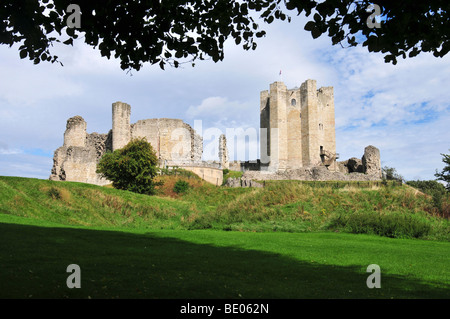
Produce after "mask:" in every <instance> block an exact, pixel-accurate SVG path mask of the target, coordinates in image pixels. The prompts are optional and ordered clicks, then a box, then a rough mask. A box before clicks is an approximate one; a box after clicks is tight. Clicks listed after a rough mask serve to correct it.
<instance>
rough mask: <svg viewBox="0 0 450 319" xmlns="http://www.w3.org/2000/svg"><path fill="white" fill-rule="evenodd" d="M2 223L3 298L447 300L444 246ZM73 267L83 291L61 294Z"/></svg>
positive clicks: (449, 279)
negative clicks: (375, 277) (377, 279)
mask: <svg viewBox="0 0 450 319" xmlns="http://www.w3.org/2000/svg"><path fill="white" fill-rule="evenodd" d="M0 216H1V218H0V221H1V222H2V223H0V234H1V235H0V236H1V237H0V264H1V265H2V271H1V272H0V283H1V286H2V289H1V290H0V298H170V299H172V298H275V299H276V298H288V299H290V298H295V299H297V298H449V297H450V271H449V270H448V265H449V264H450V254H449V252H450V243H448V242H438V241H423V240H412V239H391V238H383V237H378V236H373V235H354V234H342V233H339V234H337V233H276V232H272V233H252V232H224V231H217V230H193V231H186V230H171V231H167V230H154V231H139V230H134V231H130V230H126V229H116V230H107V229H89V228H85V227H83V228H67V227H54V226H55V225H53V227H46V226H45V225H44V224H45V223H42V222H39V221H38V222H36V224H38V225H33V224H35V222H34V221H33V220H31V219H26V220H23V219H24V218H21V217H11V216H7V215H0ZM39 224H40V225H39ZM47 226H48V225H47ZM69 264H77V265H79V266H80V269H81V288H80V289H76V288H74V289H69V288H67V286H66V279H67V277H68V276H69V275H70V274H69V273H66V268H67V266H68V265H69ZM370 264H377V265H379V266H380V269H381V288H379V289H377V288H373V289H369V288H367V286H366V279H367V277H368V276H369V275H370V274H369V273H367V272H366V268H367V266H368V265H370Z"/></svg>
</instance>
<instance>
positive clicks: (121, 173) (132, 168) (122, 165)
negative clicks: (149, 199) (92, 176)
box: [97, 138, 158, 195]
mask: <svg viewBox="0 0 450 319" xmlns="http://www.w3.org/2000/svg"><path fill="white" fill-rule="evenodd" d="M157 164H158V159H157V158H156V154H155V151H154V150H153V148H152V146H151V145H150V143H148V142H147V141H146V140H145V138H142V139H133V140H131V141H130V142H129V143H128V144H127V145H126V146H125V147H123V148H121V149H118V150H115V151H114V152H112V153H106V154H105V155H103V157H102V158H101V159H100V162H99V163H98V165H97V173H99V174H101V175H102V176H103V177H106V178H107V179H109V180H110V181H112V182H113V187H114V188H117V189H122V190H128V191H132V192H135V193H139V194H148V195H153V194H155V186H156V185H158V183H155V182H154V181H153V178H154V177H155V176H156V175H157Z"/></svg>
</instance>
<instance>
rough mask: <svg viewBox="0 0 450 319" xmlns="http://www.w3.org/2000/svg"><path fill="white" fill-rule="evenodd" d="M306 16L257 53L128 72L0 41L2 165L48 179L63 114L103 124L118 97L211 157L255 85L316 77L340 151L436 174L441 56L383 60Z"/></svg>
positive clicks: (64, 50)
mask: <svg viewBox="0 0 450 319" xmlns="http://www.w3.org/2000/svg"><path fill="white" fill-rule="evenodd" d="M304 23H305V20H304V19H302V18H298V17H294V19H293V21H292V22H291V23H287V22H278V23H276V22H275V23H273V24H272V25H270V26H267V27H265V30H266V31H267V36H266V37H265V38H263V39H259V41H258V48H257V49H256V51H244V50H243V49H242V48H241V47H237V46H235V45H234V44H233V42H231V41H230V42H228V45H227V46H226V50H225V59H224V61H222V62H218V63H214V62H212V61H198V62H197V63H196V65H195V67H191V66H190V65H185V66H184V67H183V68H178V69H171V68H170V67H167V68H166V70H165V71H162V70H161V69H160V68H159V67H158V66H157V65H155V66H151V65H149V64H146V65H145V67H144V68H143V69H141V70H140V71H139V72H135V71H134V72H132V75H130V74H127V73H126V72H125V71H122V70H121V69H120V66H119V62H118V61H115V60H107V59H106V58H102V57H101V56H100V53H99V52H98V51H96V50H94V49H92V48H91V47H88V46H86V45H84V44H83V43H82V42H81V41H80V42H78V43H75V46H74V47H65V46H58V47H55V48H54V51H53V52H54V53H55V54H56V55H58V56H59V57H60V60H61V61H62V62H63V63H64V67H61V66H60V65H58V64H50V63H41V64H40V65H33V63H32V62H31V61H29V60H21V59H20V58H19V53H18V50H17V49H18V46H14V47H12V48H9V47H7V46H2V47H0V74H1V80H0V84H1V85H0V175H9V176H23V177H34V178H42V179H47V178H48V177H49V175H50V171H51V168H52V157H53V152H54V151H55V150H56V149H57V148H58V147H60V146H62V144H63V134H64V130H65V126H66V121H67V119H68V118H70V117H72V116H75V115H80V116H82V117H83V118H84V119H85V120H86V122H87V130H88V133H92V132H98V133H107V132H108V131H109V129H110V128H111V124H112V123H111V122H112V120H111V104H112V103H113V102H116V101H122V102H126V103H128V104H130V105H131V122H132V123H134V122H136V121H138V120H141V119H148V118H160V117H166V118H181V119H183V120H184V121H185V122H187V123H189V124H190V125H192V126H193V127H194V128H196V129H197V130H198V131H200V132H199V133H201V134H202V135H203V137H204V143H205V151H204V159H214V157H215V156H217V155H216V153H215V150H216V149H215V147H212V146H211V145H216V144H215V143H214V141H215V138H217V136H216V135H217V134H219V133H227V129H228V130H233V129H235V130H241V131H243V132H248V133H251V132H257V129H258V128H259V94H260V91H262V90H268V89H269V85H270V83H272V82H274V81H279V80H282V81H284V82H285V84H286V85H287V86H288V88H293V87H295V86H300V84H301V83H302V82H304V81H305V80H306V79H315V80H316V81H317V86H318V88H319V87H321V86H333V87H334V93H335V115H336V148H337V152H338V153H340V160H344V159H348V158H350V157H359V158H360V157H361V156H362V155H363V152H364V147H365V146H367V145H374V146H376V147H378V148H379V149H380V152H381V161H382V165H383V166H384V165H386V166H390V167H395V168H396V169H397V171H398V172H399V173H400V174H401V175H403V176H404V177H405V178H406V179H407V180H413V179H414V180H415V179H434V173H435V170H436V169H438V170H441V169H442V168H443V163H442V156H441V155H440V153H448V152H449V149H450V129H449V126H450V85H449V84H450V56H446V57H444V58H435V57H433V56H432V55H428V54H421V55H419V56H418V57H415V58H413V59H408V60H400V61H399V63H398V64H397V65H395V66H394V65H391V64H385V63H384V60H383V57H382V55H379V54H374V53H368V52H367V50H366V49H365V48H361V47H358V48H347V49H344V48H341V47H340V46H332V45H331V40H330V39H329V38H327V37H321V38H319V39H315V40H314V39H312V37H311V35H310V34H309V33H308V32H306V31H304V30H303V26H304ZM280 70H282V78H280V76H279V72H280ZM200 124H201V125H200ZM228 132H230V131H228ZM229 143H230V142H229ZM257 148H258V147H257V142H252V141H251V142H250V144H248V150H247V151H245V150H243V149H242V146H236V147H235V149H233V150H231V152H232V154H233V157H234V159H240V160H245V159H255V158H256V157H257V156H258V154H257V152H258V150H257Z"/></svg>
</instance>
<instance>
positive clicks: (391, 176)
mask: <svg viewBox="0 0 450 319" xmlns="http://www.w3.org/2000/svg"><path fill="white" fill-rule="evenodd" d="M381 172H382V175H383V178H385V179H387V180H388V181H403V180H404V178H403V176H402V175H400V174H399V173H398V172H397V169H395V168H394V167H389V166H384V167H382V168H381Z"/></svg>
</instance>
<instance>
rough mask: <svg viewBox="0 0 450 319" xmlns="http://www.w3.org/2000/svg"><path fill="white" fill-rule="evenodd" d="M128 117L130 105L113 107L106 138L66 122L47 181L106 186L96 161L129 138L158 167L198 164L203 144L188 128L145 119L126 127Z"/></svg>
mask: <svg viewBox="0 0 450 319" xmlns="http://www.w3.org/2000/svg"><path fill="white" fill-rule="evenodd" d="M130 114H131V107H130V105H128V104H126V103H122V102H116V103H113V105H112V130H111V131H110V132H109V133H108V134H98V133H92V134H87V132H86V127H87V124H86V122H85V121H84V119H83V118H82V117H81V116H75V117H72V118H70V119H68V120H67V125H66V131H65V132H64V144H63V146H62V147H60V148H58V149H57V150H56V151H55V154H54V158H53V167H52V171H51V175H50V179H51V180H62V181H75V182H84V183H91V184H97V185H105V184H110V182H109V181H108V180H106V179H104V178H102V177H101V176H100V175H99V174H97V173H96V169H97V164H98V162H99V160H100V158H101V157H102V156H103V154H105V152H107V151H113V150H116V149H119V148H123V147H124V146H125V145H126V144H128V142H130V141H131V139H132V138H141V137H145V138H146V139H147V141H148V142H149V143H150V144H151V145H152V147H153V149H154V150H155V152H156V154H157V156H158V157H159V159H160V163H161V164H162V165H171V166H174V165H177V166H186V165H193V164H199V163H202V154H203V140H202V137H201V136H200V135H198V134H197V133H196V132H195V131H194V130H193V129H192V127H191V126H190V125H188V124H186V123H184V122H183V121H182V120H178V119H149V120H141V121H138V122H136V123H135V124H130ZM207 175H208V176H209V175H211V174H207Z"/></svg>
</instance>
